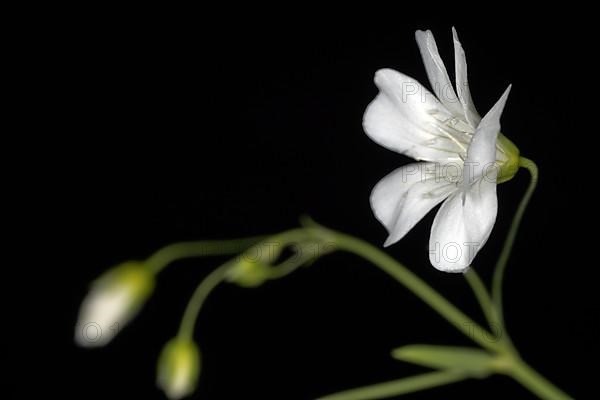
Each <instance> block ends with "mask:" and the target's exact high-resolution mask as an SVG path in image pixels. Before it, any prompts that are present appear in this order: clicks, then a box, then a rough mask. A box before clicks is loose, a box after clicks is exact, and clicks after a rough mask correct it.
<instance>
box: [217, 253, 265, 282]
mask: <svg viewBox="0 0 600 400" xmlns="http://www.w3.org/2000/svg"><path fill="white" fill-rule="evenodd" d="M270 278H271V267H270V266H268V265H266V264H264V263H262V262H260V261H257V260H250V259H245V258H244V257H243V256H242V258H241V259H240V260H239V261H238V262H237V263H236V264H235V265H234V266H233V267H232V268H231V269H230V270H229V273H228V276H227V280H228V281H229V282H232V283H236V284H238V285H240V286H242V287H248V288H252V287H257V286H260V285H262V284H263V283H265V282H266V281H267V280H269V279H270Z"/></svg>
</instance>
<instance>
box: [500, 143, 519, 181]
mask: <svg viewBox="0 0 600 400" xmlns="http://www.w3.org/2000/svg"><path fill="white" fill-rule="evenodd" d="M496 149H497V152H496V154H497V160H496V162H497V163H498V165H499V167H500V170H499V171H498V177H497V183H503V182H506V181H509V180H511V179H512V178H513V177H514V176H515V174H516V173H517V171H518V170H519V148H518V147H517V146H516V145H515V144H514V143H513V142H511V141H510V139H509V138H507V137H506V136H504V135H503V134H502V133H500V134H498V139H497V141H496Z"/></svg>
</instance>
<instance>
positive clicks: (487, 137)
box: [463, 85, 511, 188]
mask: <svg viewBox="0 0 600 400" xmlns="http://www.w3.org/2000/svg"><path fill="white" fill-rule="evenodd" d="M510 88H511V85H509V86H508V88H507V89H506V90H505V91H504V94H502V96H501V97H500V99H499V100H498V101H497V102H496V104H495V105H494V106H493V107H492V108H491V110H490V111H488V113H487V114H486V115H485V117H483V119H482V120H481V122H480V123H479V125H478V126H477V129H476V130H475V133H474V134H473V140H471V144H470V145H469V148H468V149H467V159H466V160H465V169H464V171H463V172H464V175H463V184H464V187H465V188H466V187H467V186H468V185H469V184H471V183H472V182H474V181H477V180H478V179H480V177H481V176H482V174H484V173H485V174H487V175H489V176H488V177H487V179H488V180H491V178H492V176H491V175H492V174H493V172H494V171H495V172H496V173H497V172H498V171H497V168H496V166H495V161H496V139H497V138H498V133H499V132H500V116H501V115H502V110H504V105H505V104H506V99H507V98H508V94H509V93H510ZM494 179H495V176H494Z"/></svg>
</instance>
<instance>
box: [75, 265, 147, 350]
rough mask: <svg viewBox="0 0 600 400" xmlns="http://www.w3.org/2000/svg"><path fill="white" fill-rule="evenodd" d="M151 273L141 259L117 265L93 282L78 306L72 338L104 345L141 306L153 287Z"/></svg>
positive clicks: (86, 344) (90, 344) (82, 343)
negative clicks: (79, 306) (77, 316)
mask: <svg viewBox="0 0 600 400" xmlns="http://www.w3.org/2000/svg"><path fill="white" fill-rule="evenodd" d="M154 285H155V282H154V274H153V273H152V272H151V271H149V270H148V268H146V267H145V266H144V265H143V264H142V263H139V262H135V261H130V262H126V263H124V264H121V265H118V266H116V267H114V268H112V269H110V270H108V271H107V272H105V273H104V274H103V275H101V276H100V277H99V278H98V279H97V280H95V281H94V282H93V283H92V287H91V289H90V292H89V293H88V295H87V296H86V297H85V299H84V300H83V303H82V304H81V308H80V309H79V320H78V322H77V325H76V326H75V342H76V343H77V344H78V345H80V346H83V347H99V346H104V345H105V344H107V343H108V342H110V341H111V340H112V338H113V337H114V336H115V335H116V334H117V333H118V331H119V330H120V329H121V328H122V327H123V326H125V325H126V324H127V323H128V322H129V321H130V320H131V319H132V318H133V317H134V316H135V315H136V314H137V312H138V311H139V310H140V309H141V307H142V306H143V305H144V303H145V302H146V300H147V299H148V297H149V296H150V294H151V293H152V291H153V290H154Z"/></svg>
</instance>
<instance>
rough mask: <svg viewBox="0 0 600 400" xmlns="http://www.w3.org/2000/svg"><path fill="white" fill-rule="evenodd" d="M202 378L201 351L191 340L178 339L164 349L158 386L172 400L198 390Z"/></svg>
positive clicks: (159, 366)
mask: <svg viewBox="0 0 600 400" xmlns="http://www.w3.org/2000/svg"><path fill="white" fill-rule="evenodd" d="M199 376H200V351H199V350H198V346H196V344H195V343H194V342H193V341H192V340H190V339H183V338H179V337H176V338H175V339H172V340H171V341H169V342H168V343H167V344H166V345H165V347H164V348H163V350H162V352H161V354H160V358H159V359H158V369H157V381H156V383H157V385H158V387H160V388H161V389H162V390H163V391H164V392H165V394H166V395H167V397H168V398H169V399H172V400H176V399H181V398H183V397H186V396H188V395H190V394H191V393H193V392H194V390H196V384H197V383H198V377H199Z"/></svg>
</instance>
